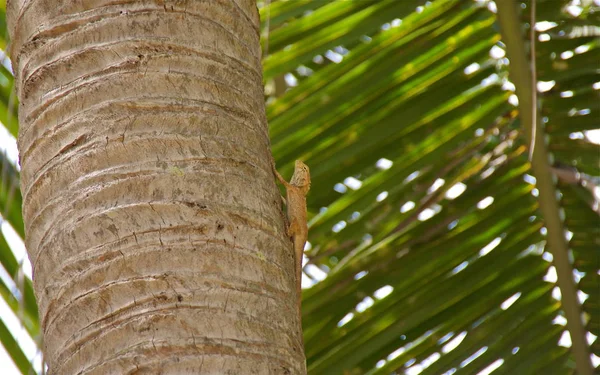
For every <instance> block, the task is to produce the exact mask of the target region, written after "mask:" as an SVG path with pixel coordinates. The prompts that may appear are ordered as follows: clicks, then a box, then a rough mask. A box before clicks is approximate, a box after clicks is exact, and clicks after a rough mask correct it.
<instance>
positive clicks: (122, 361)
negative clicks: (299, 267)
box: [7, 0, 306, 374]
mask: <svg viewBox="0 0 600 375" xmlns="http://www.w3.org/2000/svg"><path fill="white" fill-rule="evenodd" d="M7 16H8V22H9V30H10V33H11V39H12V45H11V49H12V50H11V52H12V53H11V56H13V69H14V72H15V76H16V82H17V93H18V96H19V98H20V107H19V117H20V124H21V125H20V126H21V128H20V132H19V139H18V145H19V150H20V158H21V159H20V162H21V167H22V172H21V189H22V193H23V198H24V205H23V216H24V220H25V228H26V233H27V236H26V245H27V249H28V252H29V257H30V259H31V263H32V265H33V269H34V288H35V291H36V295H37V298H38V304H39V310H40V319H41V325H42V329H43V334H44V353H45V360H46V362H47V364H48V366H49V373H50V374H129V373H131V374H133V373H136V374H137V373H160V374H186V373H194V374H302V373H305V372H306V370H305V364H304V352H303V348H302V346H301V335H302V333H301V329H300V323H299V319H298V316H297V310H296V306H295V301H296V295H295V287H294V285H295V274H294V256H293V251H292V248H291V243H290V241H289V240H288V239H287V238H286V237H285V234H284V233H285V231H284V223H283V214H282V212H281V204H280V197H279V191H278V189H277V187H276V185H275V181H274V177H273V173H272V171H271V167H270V160H271V156H270V143H269V137H268V128H267V122H266V117H265V110H264V103H263V86H262V68H261V64H260V45H259V32H258V29H259V18H258V12H257V9H256V5H255V0H190V1H176V0H173V1H168V0H163V1H160V0H154V1H150V0H147V1H143V0H139V1H133V0H131V1H114V0H84V1H82V0H62V1H48V0H13V1H9V3H8V4H7Z"/></svg>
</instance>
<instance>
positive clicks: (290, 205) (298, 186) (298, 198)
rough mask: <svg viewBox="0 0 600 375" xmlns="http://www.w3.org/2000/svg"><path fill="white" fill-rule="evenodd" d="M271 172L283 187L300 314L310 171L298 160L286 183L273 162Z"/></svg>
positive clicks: (287, 231) (287, 230)
mask: <svg viewBox="0 0 600 375" xmlns="http://www.w3.org/2000/svg"><path fill="white" fill-rule="evenodd" d="M273 172H275V176H276V177H277V179H278V180H279V182H281V184H282V185H283V186H285V191H286V199H283V197H282V199H283V203H284V204H285V205H286V208H287V221H288V222H287V223H286V224H287V225H286V234H287V235H288V236H289V237H290V238H291V239H292V242H293V244H294V256H295V263H296V264H295V266H296V292H297V298H298V313H300V304H301V296H302V295H301V293H302V288H301V286H302V255H303V254H304V244H305V243H306V240H307V238H308V224H307V222H306V194H307V193H308V190H309V189H310V170H309V169H308V166H307V165H306V164H304V163H303V162H302V161H300V160H296V163H295V165H294V174H293V175H292V178H291V179H290V182H287V181H286V180H285V179H284V178H283V177H282V176H281V175H280V174H279V172H277V169H276V168H275V163H274V162H273Z"/></svg>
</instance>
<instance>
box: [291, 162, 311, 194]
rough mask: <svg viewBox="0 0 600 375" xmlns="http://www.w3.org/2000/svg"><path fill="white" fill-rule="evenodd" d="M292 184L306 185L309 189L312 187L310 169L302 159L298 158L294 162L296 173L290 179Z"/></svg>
mask: <svg viewBox="0 0 600 375" xmlns="http://www.w3.org/2000/svg"><path fill="white" fill-rule="evenodd" d="M290 183H291V184H292V185H295V186H299V187H300V186H301V187H304V188H305V189H306V190H305V191H308V189H310V170H309V169H308V165H306V164H304V163H303V162H302V161H300V160H296V164H294V174H293V175H292V179H291V181H290Z"/></svg>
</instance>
